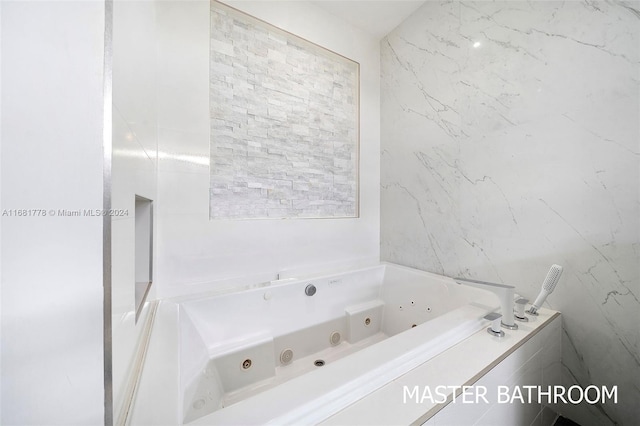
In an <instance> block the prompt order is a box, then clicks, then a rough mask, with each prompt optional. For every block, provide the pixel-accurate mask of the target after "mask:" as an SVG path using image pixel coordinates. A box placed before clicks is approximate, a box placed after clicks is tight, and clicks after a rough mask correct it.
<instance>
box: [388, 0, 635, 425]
mask: <svg viewBox="0 0 640 426" xmlns="http://www.w3.org/2000/svg"><path fill="white" fill-rule="evenodd" d="M638 16H640V7H639V6H638V2H590V1H568V2H555V1H534V2H524V1H497V2H466V1H456V2H435V1H434V2H431V1H430V2H426V3H425V5H424V6H423V7H421V8H420V9H419V10H418V11H416V12H415V13H414V14H413V15H412V16H410V17H409V18H408V19H407V20H405V21H404V22H403V23H402V24H401V25H400V26H398V27H397V28H396V29H395V30H394V31H393V32H391V33H390V34H389V35H388V36H387V37H386V38H385V39H384V40H383V41H382V42H381V55H382V84H381V87H382V89H381V93H382V106H381V112H382V114H381V117H382V126H381V129H382V151H381V152H382V154H381V155H382V156H381V180H382V184H381V185H382V190H381V199H382V201H381V258H382V260H387V261H390V262H396V263H401V264H405V265H408V266H412V267H417V268H420V269H423V270H428V271H433V272H436V273H442V274H444V275H449V276H463V277H467V278H477V279H482V280H487V281H494V282H498V283H504V284H512V283H518V292H519V293H520V294H522V295H523V296H524V297H527V298H528V299H530V300H531V301H533V300H534V298H535V296H536V295H537V294H538V293H539V291H540V284H541V283H542V282H543V280H544V277H545V274H546V273H547V271H548V269H549V266H550V265H552V264H554V263H557V264H559V265H562V266H563V267H564V272H563V275H562V278H561V279H560V282H559V283H558V285H557V288H556V290H555V292H554V293H553V294H552V295H550V296H549V298H548V299H547V304H546V306H549V307H551V308H553V309H558V310H560V311H562V313H563V327H564V330H563V332H564V340H563V363H564V367H565V369H564V380H565V384H567V385H568V384H573V383H576V382H578V383H580V384H581V385H583V386H587V385H590V384H596V385H606V384H616V385H618V386H619V387H620V400H619V401H618V404H606V405H605V406H603V407H601V408H602V409H598V408H597V407H593V406H584V407H582V408H583V409H581V408H580V407H578V406H574V405H567V406H566V407H565V408H564V410H563V411H562V414H563V415H568V416H569V417H571V418H572V419H573V420H574V421H576V422H578V423H579V424H582V425H585V426H587V425H590V424H598V425H607V424H613V423H614V422H617V423H619V424H634V423H635V422H637V419H638V418H640V405H638V404H637V401H638V400H640V393H639V392H640V391H639V389H638V385H637V378H638V377H640V357H639V355H638V354H639V351H638V345H639V344H640V340H639V339H640V334H638V324H639V323H640V303H639V302H638V300H639V299H640V275H639V272H640V270H639V269H638V264H639V263H640V259H639V254H640V252H639V250H638V247H640V244H639V241H640V235H639V228H638V225H639V222H638V217H639V216H640V214H639V212H638V206H639V205H640V203H638V199H639V186H638V184H639V174H638V173H639V170H640V167H639V166H638V160H639V155H640V146H639V141H640V127H639V126H638V117H639V116H640V86H639V83H640V80H639V79H638V75H639V70H640V68H639V67H640V49H638V46H640V25H638V22H639V21H638Z"/></svg>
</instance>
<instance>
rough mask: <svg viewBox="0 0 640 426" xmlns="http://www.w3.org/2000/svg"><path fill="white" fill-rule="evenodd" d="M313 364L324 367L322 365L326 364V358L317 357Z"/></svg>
mask: <svg viewBox="0 0 640 426" xmlns="http://www.w3.org/2000/svg"><path fill="white" fill-rule="evenodd" d="M313 365H315V366H316V367H322V366H323V365H324V360H321V359H316V360H315V361H314V362H313Z"/></svg>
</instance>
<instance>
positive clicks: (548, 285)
mask: <svg viewBox="0 0 640 426" xmlns="http://www.w3.org/2000/svg"><path fill="white" fill-rule="evenodd" d="M560 275H562V266H560V265H551V269H549V272H547V277H546V278H545V279H544V282H543V283H542V290H540V294H539V295H538V297H536V301H535V302H533V303H532V304H531V307H530V308H529V310H528V311H527V313H529V314H531V315H538V309H540V307H541V306H542V304H543V303H544V301H545V300H546V299H547V296H548V295H550V294H551V293H553V290H555V288H556V284H558V280H560Z"/></svg>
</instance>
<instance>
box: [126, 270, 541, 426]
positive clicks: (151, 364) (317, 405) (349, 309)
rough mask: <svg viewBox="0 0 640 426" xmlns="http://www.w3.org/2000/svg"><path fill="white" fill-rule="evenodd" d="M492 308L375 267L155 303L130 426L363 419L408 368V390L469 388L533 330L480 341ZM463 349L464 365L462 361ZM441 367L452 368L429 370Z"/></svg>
mask: <svg viewBox="0 0 640 426" xmlns="http://www.w3.org/2000/svg"><path fill="white" fill-rule="evenodd" d="M309 284H312V285H314V286H315V288H316V293H315V294H314V295H313V296H307V295H306V294H305V288H306V287H307V286H308V285H309ZM496 310H499V301H498V298H497V297H496V296H495V295H493V294H492V293H490V292H488V291H484V290H480V289H476V288H472V287H468V286H465V285H460V284H457V283H456V282H455V281H453V280H452V279H450V278H446V277H442V276H439V275H435V274H430V273H427V272H422V271H418V270H414V269H410V268H405V267H402V266H398V265H393V264H385V263H383V264H380V265H376V266H372V267H368V268H363V269H359V270H354V271H350V272H346V273H339V274H332V275H325V276H316V277H312V278H306V279H304V280H287V281H282V282H275V283H272V284H271V285H266V286H261V287H258V288H253V289H249V290H244V291H237V292H234V293H230V294H224V295H217V296H210V297H198V298H190V299H188V300H187V299H175V300H169V301H163V302H162V303H161V304H160V308H159V309H158V314H157V318H156V323H155V324H154V329H153V333H152V337H151V343H150V345H149V350H148V356H147V361H146V362H145V366H144V369H143V374H142V379H141V381H140V384H139V386H138V391H137V395H136V398H135V404H134V407H133V409H132V414H131V421H130V422H129V423H130V424H134V425H137V424H154V425H160V424H172V425H175V424H193V425H196V424H202V425H204V424H207V425H214V424H224V425H232V424H237V425H251V424H267V423H270V424H317V423H321V422H323V421H329V422H330V420H329V419H330V418H331V419H335V418H340V417H341V416H342V417H344V416H345V415H348V413H349V412H350V411H353V412H354V413H355V412H358V410H360V411H359V414H358V417H357V418H362V415H363V414H362V413H363V411H362V410H361V409H360V408H361V407H363V406H367V407H369V406H371V404H373V405H372V406H373V407H378V408H380V404H379V403H377V402H376V401H374V400H376V398H377V397H375V395H383V394H384V395H386V394H390V395H395V396H394V398H396V397H398V395H401V392H399V391H396V390H392V388H393V386H397V384H398V383H400V382H402V381H403V380H405V381H406V380H407V378H409V377H411V375H412V374H414V371H418V370H422V371H429V372H428V373H426V375H424V374H423V375H422V376H420V378H416V380H418V383H429V381H431V382H433V383H438V384H439V383H442V382H443V381H447V384H449V385H454V384H457V382H458V381H460V383H458V384H460V385H461V384H464V383H465V381H466V382H468V383H471V381H470V380H471V378H474V379H473V380H477V378H478V377H479V375H478V374H479V372H480V371H481V370H483V369H484V370H487V368H488V366H491V365H495V364H496V362H498V361H497V360H499V359H501V357H502V358H504V357H505V356H506V355H507V354H508V353H510V351H512V350H515V348H516V347H517V346H518V345H521V344H522V342H525V341H526V340H527V339H528V338H529V335H532V334H535V332H534V333H532V332H533V331H534V330H535V329H536V328H539V327H541V326H543V324H541V323H537V324H536V322H535V321H539V320H537V319H534V322H533V323H529V324H527V325H521V327H520V330H516V331H509V333H508V334H507V336H506V337H505V338H503V339H497V338H495V337H491V336H489V335H488V334H487V333H486V332H484V329H485V328H486V327H487V325H488V323H489V322H488V321H486V320H484V319H482V317H483V316H484V315H485V314H487V313H488V312H491V311H496ZM539 318H540V320H544V321H547V319H548V318H549V317H547V314H546V313H543V314H542V315H541V316H540V317H539ZM336 333H337V334H336ZM338 334H339V338H338V337H337V336H338ZM332 337H333V340H332ZM463 341H465V343H464V344H462V343H461V342H463ZM474 342H475V343H474ZM469 347H472V348H476V349H473V350H474V351H477V355H474V357H473V361H474V362H473V363H468V362H462V363H461V362H460V360H464V359H465V357H467V356H468V355H467V353H468V351H469ZM462 348H464V350H463V349H462ZM287 349H290V350H291V351H292V354H293V356H292V357H291V360H290V362H288V361H289V359H285V360H284V361H285V362H284V363H283V361H282V360H281V354H282V353H283V351H285V350H287ZM443 358H444V359H445V361H446V359H447V358H449V359H452V360H457V361H455V364H456V365H452V366H451V367H450V368H451V369H450V370H449V369H444V370H443V369H442V367H441V366H440V367H437V368H435V369H434V368H431V369H429V368H430V367H429V365H431V364H433V365H434V366H435V365H441V363H442V360H443ZM317 360H322V361H324V365H323V366H320V367H318V366H316V365H315V361H317ZM430 360H433V361H430ZM249 364H250V366H249ZM247 367H248V368H247ZM418 367H420V368H418ZM425 368H426V369H425ZM445 372H446V373H447V374H444V373H445ZM451 372H453V373H456V374H454V375H453V376H455V377H456V378H455V379H454V380H453V381H451V379H452V378H453V376H451V374H448V373H451ZM407 373H409V374H407ZM401 378H402V379H401ZM410 381H411V380H410ZM385 389H389V390H385ZM369 400H370V401H371V402H367V401H369ZM387 401H388V402H389V403H397V402H398V401H395V402H394V401H391V400H389V399H388V397H385V403H386V402H387ZM356 403H357V404H356ZM402 407H403V408H402V409H401V410H400V411H398V412H399V413H400V412H406V413H407V414H409V413H410V412H411V416H413V417H411V418H410V420H409V421H407V423H410V422H413V421H414V420H415V419H418V418H428V417H421V416H423V414H424V413H426V412H427V411H428V410H432V411H431V412H437V410H438V409H439V408H437V407H436V408H434V407H428V406H424V407H423V406H417V407H416V406H414V407H408V406H404V405H403V406H402ZM347 408H348V409H347ZM382 410H383V411H384V408H382ZM338 413H339V414H340V415H339V416H338ZM364 413H372V409H371V408H366V409H365V410H364ZM332 416H334V417H332ZM335 416H338V417H335ZM374 419H375V417H374V418H373V420H374Z"/></svg>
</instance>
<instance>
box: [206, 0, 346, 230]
mask: <svg viewBox="0 0 640 426" xmlns="http://www.w3.org/2000/svg"><path fill="white" fill-rule="evenodd" d="M209 79H210V92H209V104H210V114H211V136H210V138H211V140H210V142H211V143H210V148H211V155H210V157H211V162H210V165H211V166H210V167H211V186H210V197H209V202H210V209H209V212H210V214H209V216H210V219H229V218H233V219H250V218H338V217H357V216H358V145H359V128H358V127H359V119H358V114H359V64H358V63H357V62H355V61H352V60H350V59H347V58H345V57H343V56H340V55H338V54H337V53H334V52H331V51H329V50H327V49H325V48H323V47H321V46H318V45H316V44H313V43H311V42H309V41H306V40H304V39H302V38H300V37H297V36H295V35H293V34H291V33H288V32H286V31H284V30H281V29H279V28H277V27H274V26H272V25H270V24H268V23H266V22H263V21H261V20H259V19H256V18H253V17H251V16H249V15H247V14H245V13H243V12H240V11H238V10H236V9H233V8H231V7H229V6H226V5H224V4H221V3H218V2H216V1H212V2H211V25H210V73H209Z"/></svg>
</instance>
